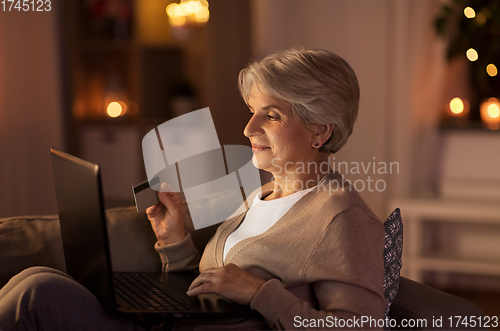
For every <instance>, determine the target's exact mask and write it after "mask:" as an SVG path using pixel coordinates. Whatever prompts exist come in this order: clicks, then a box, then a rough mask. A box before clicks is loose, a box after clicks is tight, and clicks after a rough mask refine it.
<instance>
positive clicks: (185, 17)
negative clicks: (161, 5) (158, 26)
mask: <svg viewBox="0 0 500 331" xmlns="http://www.w3.org/2000/svg"><path fill="white" fill-rule="evenodd" d="M166 12H167V15H168V18H169V20H170V24H172V25H173V26H183V25H187V24H203V23H206V22H207V21H208V19H209V17H210V12H209V10H208V2H207V1H206V0H181V2H180V3H179V4H177V3H171V4H169V5H168V6H167V8H166Z"/></svg>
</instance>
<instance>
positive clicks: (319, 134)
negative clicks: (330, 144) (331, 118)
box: [314, 124, 335, 147]
mask: <svg viewBox="0 0 500 331" xmlns="http://www.w3.org/2000/svg"><path fill="white" fill-rule="evenodd" d="M334 126H335V124H321V125H315V128H314V143H315V145H314V146H316V143H317V144H318V145H317V146H319V147H321V146H323V145H324V144H325V143H326V142H327V141H328V139H330V137H331V136H332V132H333V127H334Z"/></svg>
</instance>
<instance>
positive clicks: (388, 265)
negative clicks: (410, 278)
mask: <svg viewBox="0 0 500 331" xmlns="http://www.w3.org/2000/svg"><path fill="white" fill-rule="evenodd" d="M384 228H385V247H384V295H385V301H386V308H385V316H388V314H389V310H390V308H391V304H392V301H393V300H394V298H395V297H396V294H398V289H399V277H400V276H399V272H400V271H401V266H402V260H401V255H402V253H403V221H402V220H401V213H400V210H399V208H396V209H395V210H394V211H393V212H392V214H391V215H390V216H389V218H388V219H387V220H386V221H385V223H384Z"/></svg>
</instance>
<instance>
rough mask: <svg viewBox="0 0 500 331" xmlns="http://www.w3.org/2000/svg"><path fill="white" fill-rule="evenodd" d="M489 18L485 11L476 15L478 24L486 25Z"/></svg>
mask: <svg viewBox="0 0 500 331" xmlns="http://www.w3.org/2000/svg"><path fill="white" fill-rule="evenodd" d="M487 20H488V19H487V18H486V15H485V14H484V13H479V14H477V15H476V22H477V24H478V25H484V23H486V21H487Z"/></svg>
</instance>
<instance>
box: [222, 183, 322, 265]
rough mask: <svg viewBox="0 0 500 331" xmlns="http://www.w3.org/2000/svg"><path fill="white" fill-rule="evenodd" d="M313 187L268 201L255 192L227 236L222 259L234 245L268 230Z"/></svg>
mask: <svg viewBox="0 0 500 331" xmlns="http://www.w3.org/2000/svg"><path fill="white" fill-rule="evenodd" d="M315 188H316V186H314V187H311V188H308V189H305V190H302V191H299V192H295V193H293V194H290V195H287V196H286V197H283V198H279V199H274V200H269V201H266V200H261V198H262V192H260V193H259V194H257V196H256V197H255V198H254V200H253V202H252V206H251V207H250V209H249V210H248V212H247V214H246V215H245V218H244V220H243V221H242V222H241V224H240V226H239V227H238V228H237V229H236V230H234V231H233V232H232V233H231V234H230V235H229V237H227V240H226V243H225V245H224V255H223V261H224V260H225V259H226V255H227V253H228V252H229V250H231V248H233V246H234V245H236V244H237V243H239V242H240V241H242V240H244V239H247V238H250V237H254V236H258V235H259V234H262V233H264V232H266V231H267V230H269V228H270V227H271V226H273V225H274V224H275V223H276V222H278V220H279V219H280V218H281V217H282V216H283V215H285V213H286V212H287V211H288V210H289V209H290V208H291V207H292V206H293V205H294V204H295V203H296V202H297V201H299V200H300V199H301V198H302V197H303V196H304V195H306V194H307V193H309V192H310V191H312V190H314V189H315Z"/></svg>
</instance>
